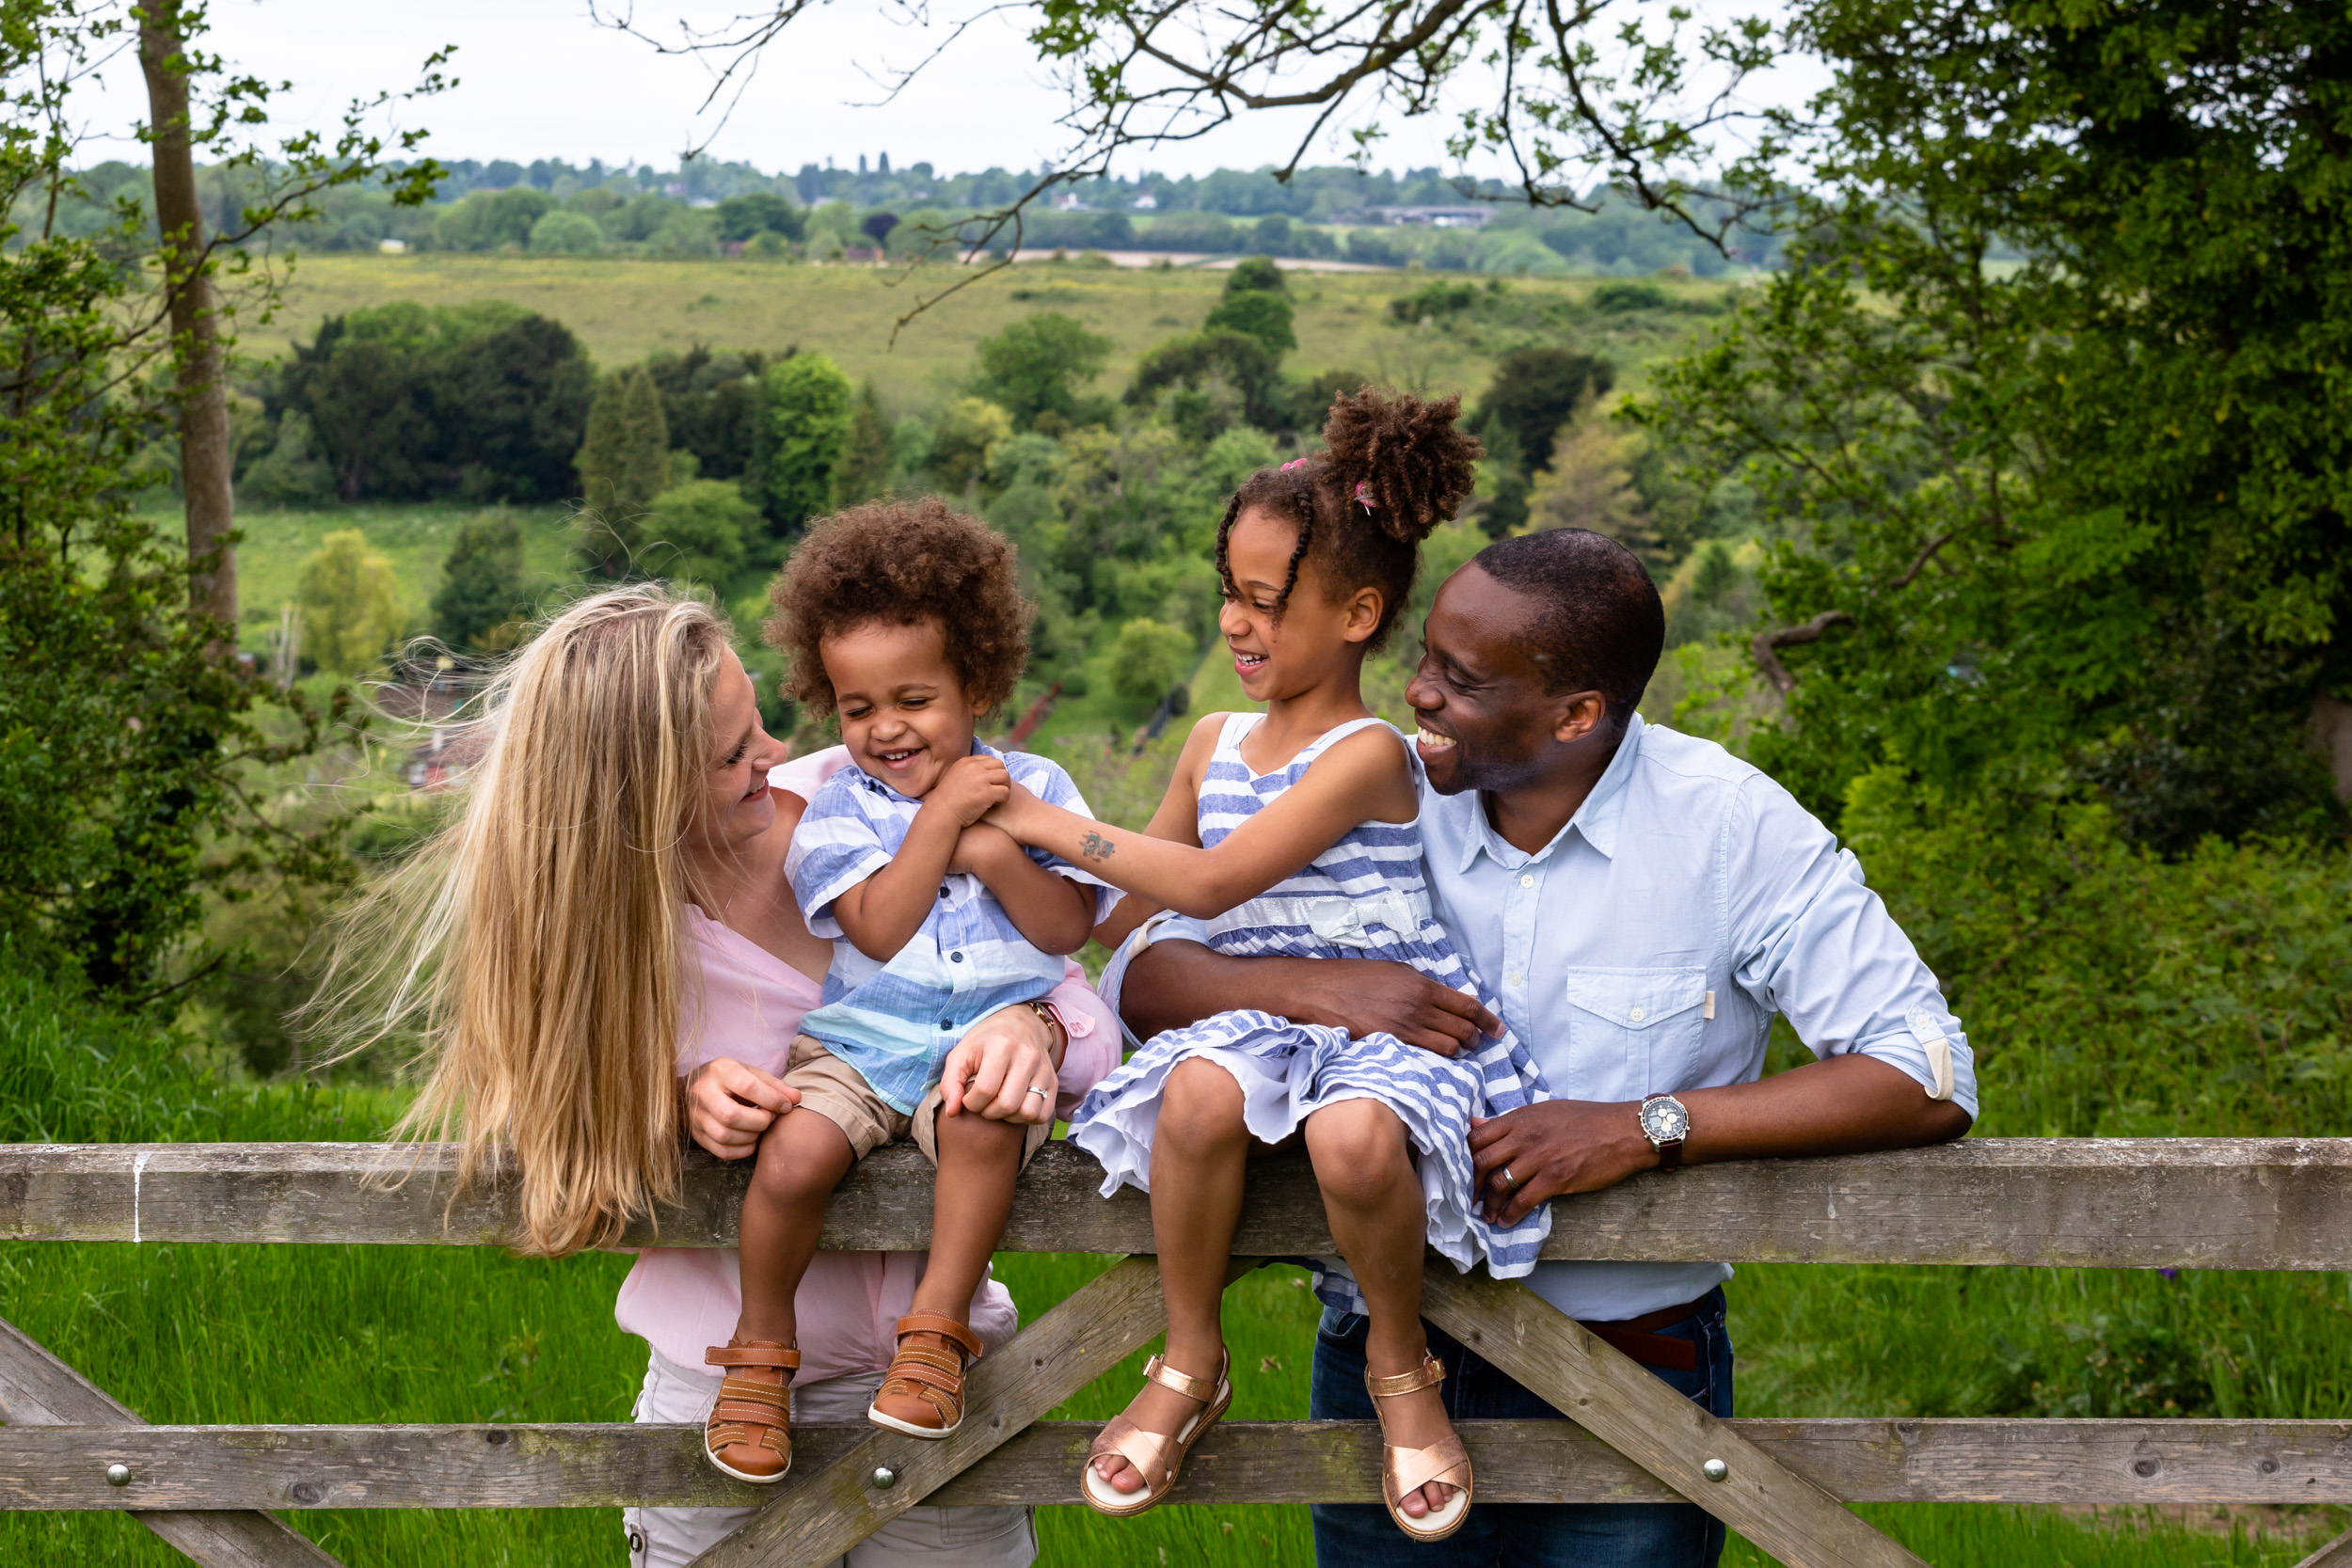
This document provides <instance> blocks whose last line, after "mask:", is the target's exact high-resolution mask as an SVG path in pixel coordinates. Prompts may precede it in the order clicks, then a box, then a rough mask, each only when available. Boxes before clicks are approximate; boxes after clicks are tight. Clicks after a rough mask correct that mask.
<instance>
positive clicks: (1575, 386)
mask: <svg viewBox="0 0 2352 1568" xmlns="http://www.w3.org/2000/svg"><path fill="white" fill-rule="evenodd" d="M1615 379H1616V372H1615V369H1614V367H1613V366H1612V365H1611V364H1610V363H1609V361H1608V360H1606V359H1602V358H1598V357H1597V356H1593V355H1590V354H1582V353H1580V352H1578V351H1577V350H1575V349H1568V348H1548V347H1534V348H1518V349H1513V350H1512V351H1511V352H1510V353H1508V354H1506V355H1504V356H1502V359H1500V360H1499V361H1497V362H1496V364H1495V376H1494V380H1493V382H1492V383H1491V384H1490V385H1489V386H1488V387H1487V388H1486V397H1485V398H1483V399H1482V400H1480V402H1479V404H1478V413H1477V416H1476V419H1475V420H1474V423H1475V424H1476V425H1477V427H1478V428H1480V429H1482V430H1486V429H1493V430H1498V431H1506V432H1508V433H1509V434H1510V436H1511V438H1512V439H1513V440H1514V441H1515V442H1516V443H1517V444H1518V455H1519V461H1520V462H1521V463H1522V464H1524V465H1525V468H1526V471H1528V472H1530V473H1533V472H1535V471H1537V470H1540V469H1542V468H1545V467H1549V466H1550V463H1551V443H1552V441H1553V439H1554V438H1555V436H1557V435H1558V432H1559V430H1560V427H1561V426H1562V425H1564V424H1566V423H1567V422H1568V421H1569V420H1572V419H1574V418H1575V417H1576V413H1577V410H1578V409H1579V408H1581V407H1582V406H1583V405H1584V404H1587V403H1589V402H1591V401H1593V400H1594V399H1597V398H1601V397H1606V396H1607V395H1608V393H1609V388H1610V387H1611V385H1612V384H1613V382H1614V381H1615Z"/></svg>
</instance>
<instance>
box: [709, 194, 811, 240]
mask: <svg viewBox="0 0 2352 1568" xmlns="http://www.w3.org/2000/svg"><path fill="white" fill-rule="evenodd" d="M806 231H807V225H806V220H805V219H804V218H803V216H802V215H801V210H800V209H799V208H798V207H795V206H793V205H792V204H791V203H790V202H789V201H787V200H786V199H785V198H782V197H780V196H777V195H776V194H774V193H773V192H771V191H746V192H745V193H744V194H743V195H741V196H731V197H728V198H726V199H725V200H724V201H722V202H720V203H719V237H720V238H721V239H723V240H732V241H735V242H737V243H738V244H740V243H741V242H742V241H745V240H748V239H750V238H751V237H752V236H753V235H755V234H781V235H783V236H784V237H785V238H786V239H787V240H791V241H794V242H796V243H797V242H798V241H799V240H800V238H801V236H802V235H803V233H805V232H806Z"/></svg>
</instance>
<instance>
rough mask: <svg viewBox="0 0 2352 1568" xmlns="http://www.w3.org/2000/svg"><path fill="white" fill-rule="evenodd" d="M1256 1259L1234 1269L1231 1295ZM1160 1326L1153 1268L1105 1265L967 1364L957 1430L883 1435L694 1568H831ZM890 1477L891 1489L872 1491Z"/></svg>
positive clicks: (1162, 1302)
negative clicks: (879, 1476)
mask: <svg viewBox="0 0 2352 1568" xmlns="http://www.w3.org/2000/svg"><path fill="white" fill-rule="evenodd" d="M1260 1261H1262V1259H1256V1258H1236V1259H1233V1262H1232V1267H1231V1268H1230V1269H1229V1270H1228V1271H1227V1273H1226V1276H1225V1280H1226V1283H1227V1284H1229V1285H1230V1284H1232V1282H1233V1281H1234V1280H1236V1279H1239V1278H1240V1277H1241V1276H1242V1275H1245V1274H1247V1273H1248V1272H1249V1271H1250V1270H1251V1269H1254V1268H1256V1267H1257V1266H1258V1264H1259V1263H1260ZM1167 1326H1168V1302H1167V1298H1166V1297H1164V1296H1163V1295H1162V1294H1161V1293H1160V1268H1159V1262H1158V1260H1157V1259H1153V1258H1149V1257H1144V1256H1141V1255H1136V1256H1133V1257H1128V1258H1123V1259H1120V1260H1119V1261H1118V1262H1116V1263H1114V1264H1112V1265H1111V1266H1110V1268H1109V1269H1108V1270H1107V1271H1105V1272H1104V1274H1102V1275H1099V1276H1097V1277H1096V1278H1095V1280H1094V1281H1093V1282H1092V1283H1091V1284H1089V1285H1088V1286H1086V1287H1085V1288H1084V1289H1083V1290H1081V1291H1078V1292H1077V1293H1076V1294H1074V1295H1073V1296H1071V1297H1070V1298H1069V1299H1068V1300H1066V1301H1064V1302H1063V1303H1062V1304H1061V1305H1060V1306H1058V1307H1055V1308H1053V1309H1052V1310H1051V1311H1049V1312H1047V1313H1046V1314H1045V1315H1044V1316H1043V1317H1041V1318H1040V1319H1038V1320H1037V1322H1035V1323H1031V1324H1030V1325H1029V1326H1028V1327H1027V1328H1025V1329H1023V1330H1022V1331H1021V1332H1020V1333H1019V1334H1018V1335H1016V1336H1015V1337H1014V1338H1013V1340H1012V1342H1011V1343H1010V1344H1008V1345H1006V1346H1005V1347H1004V1348H1003V1349H1002V1350H998V1351H992V1352H990V1353H989V1354H987V1355H985V1356H983V1357H981V1358H980V1359H979V1360H978V1361H977V1362H975V1363H973V1366H972V1371H971V1377H970V1381H969V1383H968V1384H967V1385H966V1390H967V1393H966V1398H965V1402H964V1413H963V1425H962V1426H961V1427H960V1428H959V1429H957V1431H956V1433H955V1435H954V1436H952V1437H942V1438H935V1439H925V1438H919V1437H909V1436H906V1435H905V1434H903V1433H896V1432H888V1431H885V1430H883V1429H882V1428H881V1427H876V1428H874V1429H873V1433H872V1435H870V1436H868V1437H866V1438H864V1439H863V1440H862V1441H860V1442H859V1443H857V1444H856V1445H855V1446H854V1447H852V1448H851V1449H850V1451H849V1452H847V1453H845V1454H843V1455H841V1456H840V1457H839V1458H837V1459H835V1460H834V1461H833V1463H831V1464H829V1465H826V1466H825V1467H824V1468H823V1469H821V1470H818V1472H817V1473H816V1474H814V1475H812V1476H810V1477H809V1478H808V1479H807V1480H806V1481H800V1482H798V1483H797V1484H794V1485H793V1486H792V1489H791V1490H790V1491H789V1492H787V1493H786V1494H785V1495H784V1496H783V1497H778V1498H777V1499H776V1500H775V1501H774V1502H772V1503H770V1504H769V1505H768V1506H767V1507H765V1508H763V1509H761V1510H760V1511H759V1512H758V1513H755V1514H754V1515H753V1516H752V1517H751V1518H750V1519H748V1520H746V1521H745V1522H744V1524H743V1525H742V1527H741V1528H739V1529H737V1530H736V1531H735V1533H734V1534H732V1535H729V1536H728V1537H726V1538H725V1539H724V1540H723V1541H721V1542H720V1543H719V1544H716V1545H714V1546H712V1547H711V1548H710V1549H709V1550H708V1551H707V1552H705V1553H703V1555H702V1556H700V1557H698V1558H696V1559H695V1560H694V1563H695V1568H794V1565H796V1564H800V1563H806V1562H831V1561H833V1560H834V1559H835V1558H837V1557H840V1556H841V1555H842V1554H843V1553H845V1552H847V1551H848V1550H849V1549H850V1547H852V1546H854V1545H856V1544H858V1543H859V1542H861V1541H863V1540H865V1539H866V1537H867V1536H869V1535H871V1534H873V1533H874V1532H875V1531H876V1530H878V1529H880V1528H882V1526H884V1525H886V1524H888V1523H889V1522H890V1521H891V1520H893V1519H895V1518H897V1517H898V1515H899V1514H901V1513H905V1512H906V1511H907V1510H908V1509H910V1508H913V1507H914V1505H915V1504H917V1503H919V1502H921V1501H922V1500H923V1499H924V1498H925V1497H930V1495H931V1494H932V1493H933V1492H935V1491H937V1490H938V1489H939V1488H940V1487H942V1486H945V1485H946V1483H947V1482H949V1481H953V1480H955V1479H956V1477H957V1476H959V1475H961V1474H962V1473H963V1471H965V1470H966V1469H968V1468H970V1467H971V1466H972V1465H975V1464H977V1463H978V1462H979V1461H980V1460H981V1459H983V1458H985V1457H987V1456H988V1455H989V1454H990V1453H992V1452H993V1451H994V1450H995V1449H998V1448H999V1447H1001V1446H1002V1445H1004V1444H1005V1443H1007V1442H1009V1441H1010V1440H1011V1439H1013V1438H1014V1437H1017V1436H1019V1435H1020V1434H1021V1433H1022V1431H1023V1430H1024V1429H1025V1428H1026V1427H1027V1426H1028V1425H1029V1424H1030V1423H1031V1422H1032V1421H1035V1420H1037V1419H1038V1418H1041V1417H1042V1416H1043V1415H1044V1414H1045V1413H1046V1412H1047V1411H1049V1410H1051V1409H1053V1408H1054V1406H1056V1405H1057V1404H1059V1403H1061V1402H1062V1401H1064V1400H1066V1399H1068V1398H1069V1397H1070V1396H1071V1395H1073V1394H1074V1393H1076V1392H1077V1391H1078V1390H1079V1389H1081V1388H1084V1387H1085V1386H1087V1385H1088V1384H1089V1383H1091V1382H1093V1381H1094V1380H1095V1379H1096V1378H1098V1377H1100V1376H1102V1375H1103V1374H1104V1372H1106V1371H1108V1370H1111V1369H1112V1368H1113V1367H1116V1366H1118V1365H1119V1363H1120V1362H1121V1361H1123V1360H1125V1359H1126V1358H1127V1357H1128V1356H1129V1355H1131V1354H1134V1353H1135V1351H1136V1348H1137V1347H1138V1346H1140V1345H1142V1344H1144V1343H1146V1342H1147V1341H1149V1340H1150V1339H1151V1338H1152V1337H1153V1336H1154V1335H1156V1334H1158V1333H1159V1332H1160V1331H1161V1330H1162V1329H1164V1328H1166V1327H1167ZM883 1469H887V1470H888V1471H890V1472H891V1475H892V1478H893V1479H892V1481H891V1482H890V1484H889V1485H888V1487H887V1488H884V1487H881V1486H877V1485H876V1484H875V1479H874V1478H875V1475H876V1472H877V1471H878V1470H883Z"/></svg>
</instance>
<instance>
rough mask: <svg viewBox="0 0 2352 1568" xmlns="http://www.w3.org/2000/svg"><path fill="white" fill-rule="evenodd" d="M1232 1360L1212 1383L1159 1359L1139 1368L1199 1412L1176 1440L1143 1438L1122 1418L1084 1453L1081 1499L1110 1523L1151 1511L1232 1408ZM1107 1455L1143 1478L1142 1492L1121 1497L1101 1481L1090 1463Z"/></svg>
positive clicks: (1226, 1358)
mask: <svg viewBox="0 0 2352 1568" xmlns="http://www.w3.org/2000/svg"><path fill="white" fill-rule="evenodd" d="M1232 1365H1233V1358H1232V1354H1227V1355H1225V1356H1224V1357H1223V1358H1222V1359H1220V1360H1219V1361H1218V1362H1217V1368H1216V1382H1214V1383H1212V1382H1210V1381H1209V1380H1208V1379H1207V1378H1201V1377H1189V1376H1186V1375H1185V1374H1184V1373H1183V1372H1180V1371H1178V1370H1175V1369H1174V1368H1173V1367H1170V1366H1169V1365H1168V1363H1167V1362H1165V1361H1163V1360H1161V1359H1160V1358H1159V1357H1158V1356H1156V1355H1155V1356H1153V1357H1152V1359H1151V1360H1149V1361H1147V1362H1145V1363H1144V1364H1143V1375H1144V1376H1145V1377H1147V1378H1150V1379H1151V1380H1152V1382H1154V1383H1156V1384H1158V1385H1159V1386H1161V1387H1163V1388H1172V1389H1174V1390H1175V1391H1176V1392H1177V1393H1180V1394H1182V1395H1184V1398H1186V1399H1188V1400H1199V1401H1200V1409H1198V1410H1196V1411H1194V1412H1193V1413H1192V1414H1191V1415H1190V1416H1188V1417H1186V1418H1184V1425H1183V1426H1180V1427H1178V1428H1177V1429H1176V1432H1175V1434H1174V1435H1172V1436H1171V1435H1169V1434H1168V1433H1164V1432H1147V1431H1145V1430H1144V1429H1143V1428H1141V1427H1139V1426H1137V1425H1136V1423H1135V1422H1134V1421H1133V1420H1132V1419H1130V1418H1128V1417H1127V1415H1126V1414H1125V1412H1123V1411H1122V1412H1121V1413H1120V1416H1119V1418H1117V1419H1116V1420H1114V1421H1112V1422H1111V1424H1110V1425H1108V1426H1106V1427H1104V1429H1103V1430H1102V1432H1101V1433H1099V1434H1098V1435H1097V1436H1096V1437H1095V1439H1094V1446H1093V1447H1092V1448H1090V1449H1088V1450H1087V1457H1086V1467H1085V1468H1084V1469H1082V1470H1080V1471H1079V1472H1078V1490H1079V1491H1080V1492H1081V1493H1082V1494H1083V1495H1084V1496H1085V1497H1086V1501H1087V1506H1088V1507H1089V1508H1091V1509H1093V1510H1094V1512H1096V1513H1107V1514H1109V1515H1110V1516H1111V1517H1112V1518H1114V1519H1125V1518H1131V1517H1133V1516H1134V1515H1136V1514H1137V1513H1143V1512H1144V1511H1145V1510H1146V1509H1149V1508H1152V1507H1153V1506H1155V1505H1156V1504H1157V1503H1158V1502H1159V1500H1160V1499H1161V1498H1162V1497H1167V1496H1168V1492H1169V1491H1170V1489H1172V1488H1173V1487H1174V1486H1175V1484H1176V1476H1177V1473H1178V1472H1179V1471H1181V1470H1182V1469H1183V1468H1184V1460H1185V1458H1186V1457H1187V1456H1188V1455H1189V1454H1191V1452H1192V1446H1193V1445H1194V1444H1195V1443H1198V1442H1199V1441H1200V1434H1201V1433H1204V1432H1206V1431H1208V1430H1209V1428H1211V1427H1213V1426H1215V1425H1216V1422H1217V1418H1219V1417H1221V1416H1223V1415H1224V1414H1225V1412H1226V1410H1227V1409H1228V1408H1229V1407H1231V1406H1232V1402H1233V1385H1232V1380H1231V1379H1229V1378H1228V1377H1227V1376H1226V1375H1225V1374H1226V1373H1227V1372H1228V1371H1230V1370H1232ZM1105 1454H1110V1455H1115V1456H1117V1457H1118V1458H1120V1459H1123V1460H1125V1461H1126V1462H1127V1463H1128V1464H1129V1465H1133V1466H1134V1467H1135V1472H1136V1474H1137V1475H1139V1476H1141V1477H1142V1478H1143V1486H1142V1489H1141V1490H1140V1491H1136V1492H1121V1491H1120V1490H1119V1489H1118V1488H1117V1487H1115V1486H1113V1485H1112V1484H1111V1483H1110V1482H1109V1481H1105V1480H1104V1479H1103V1472H1102V1471H1100V1470H1098V1469H1096V1468H1095V1467H1094V1462H1095V1461H1096V1460H1098V1459H1100V1458H1102V1457H1103V1456H1104V1455H1105Z"/></svg>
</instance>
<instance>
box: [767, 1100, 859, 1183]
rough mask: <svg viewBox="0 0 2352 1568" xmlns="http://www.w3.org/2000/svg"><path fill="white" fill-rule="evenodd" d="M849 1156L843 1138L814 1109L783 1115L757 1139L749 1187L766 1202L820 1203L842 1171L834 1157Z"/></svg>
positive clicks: (843, 1166) (846, 1138)
mask: <svg viewBox="0 0 2352 1568" xmlns="http://www.w3.org/2000/svg"><path fill="white" fill-rule="evenodd" d="M820 1124H821V1125H820ZM836 1146H837V1148H836ZM849 1153H850V1140H849V1136H848V1134H846V1133H844V1132H842V1131H841V1130H840V1129H839V1128H837V1127H835V1126H834V1124H833V1123H832V1122H831V1121H828V1120H826V1118H825V1117H822V1116H820V1115H818V1113H817V1112H815V1111H787V1112H786V1113H785V1114H784V1116H783V1117H782V1118H781V1119H779V1120H778V1121H777V1122H776V1123H775V1124H774V1125H773V1126H771V1128H769V1129H768V1132H767V1134H766V1135H765V1136H764V1137H762V1138H761V1139H760V1140H759V1152H758V1153H757V1154H756V1155H755V1156H753V1165H752V1186H753V1188H754V1190H755V1191H756V1192H758V1193H759V1194H760V1195H761V1196H764V1197H766V1198H767V1199H768V1200H769V1201H770V1202H771V1203H790V1204H806V1203H810V1202H821V1201H822V1200H823V1199H824V1198H826V1197H827V1196H831V1195H832V1192H833V1190H834V1188H835V1187H837V1186H839V1185H840V1184H841V1174H842V1171H843V1170H845V1169H846V1168H847V1164H846V1162H845V1161H844V1160H843V1159H840V1158H837V1157H836V1156H846V1155H848V1154H849Z"/></svg>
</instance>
